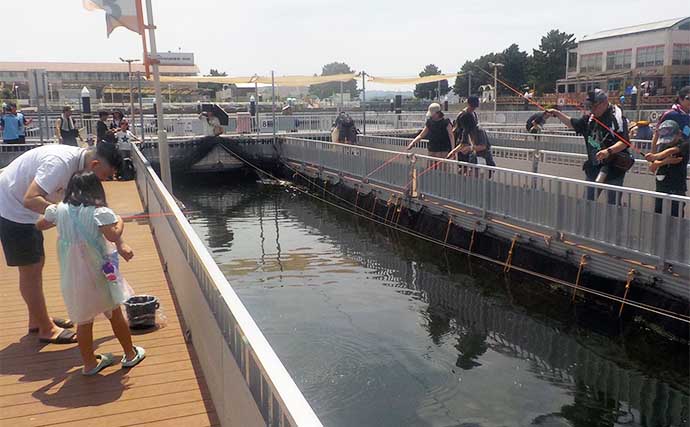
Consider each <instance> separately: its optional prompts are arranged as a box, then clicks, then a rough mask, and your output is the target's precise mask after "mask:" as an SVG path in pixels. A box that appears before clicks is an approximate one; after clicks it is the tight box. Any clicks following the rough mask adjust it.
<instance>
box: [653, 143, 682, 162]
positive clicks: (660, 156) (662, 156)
mask: <svg viewBox="0 0 690 427" xmlns="http://www.w3.org/2000/svg"><path fill="white" fill-rule="evenodd" d="M678 153H680V148H678V146H675V147H670V148H667V149H665V150H664V151H662V152H660V153H653V152H652V153H647V154H645V156H644V158H645V160H647V161H648V162H654V161H656V160H663V159H665V158H666V157H668V156H672V155H674V154H678Z"/></svg>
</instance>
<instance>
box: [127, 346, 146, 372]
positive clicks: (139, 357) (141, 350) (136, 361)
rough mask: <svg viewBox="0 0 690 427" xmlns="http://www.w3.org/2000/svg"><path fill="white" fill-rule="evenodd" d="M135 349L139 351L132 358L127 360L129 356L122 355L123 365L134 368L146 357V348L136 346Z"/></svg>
mask: <svg viewBox="0 0 690 427" xmlns="http://www.w3.org/2000/svg"><path fill="white" fill-rule="evenodd" d="M134 351H135V352H136V353H137V354H136V355H135V356H134V358H133V359H132V360H127V356H126V355H125V356H122V367H123V368H133V367H135V366H137V365H138V364H139V362H141V361H142V360H144V358H146V350H144V348H143V347H139V346H136V345H135V346H134Z"/></svg>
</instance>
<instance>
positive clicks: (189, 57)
mask: <svg viewBox="0 0 690 427" xmlns="http://www.w3.org/2000/svg"><path fill="white" fill-rule="evenodd" d="M158 60H159V61H160V64H161V65H194V54H193V53H186V52H159V53H158Z"/></svg>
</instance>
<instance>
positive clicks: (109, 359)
mask: <svg viewBox="0 0 690 427" xmlns="http://www.w3.org/2000/svg"><path fill="white" fill-rule="evenodd" d="M96 357H97V358H98V359H99V360H98V365H96V367H95V368H93V369H91V370H90V371H84V368H82V370H81V374H82V375H85V376H87V377H90V376H92V375H96V374H97V373H99V372H101V371H102V370H103V369H105V368H107V367H108V366H110V365H112V364H113V363H115V358H114V357H113V355H112V354H111V353H104V354H98V355H96Z"/></svg>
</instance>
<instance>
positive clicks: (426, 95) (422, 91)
mask: <svg viewBox="0 0 690 427" xmlns="http://www.w3.org/2000/svg"><path fill="white" fill-rule="evenodd" d="M439 74H442V73H441V70H440V69H439V68H438V67H437V66H436V65H434V64H429V65H427V66H426V67H424V69H423V70H422V72H421V73H419V77H426V76H437V75H439ZM440 83H441V95H445V94H447V93H448V92H450V88H449V87H448V80H441V82H440ZM438 89H439V82H431V83H419V84H417V85H416V86H415V87H414V96H415V98H419V99H437V98H440V96H439V94H438Z"/></svg>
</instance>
